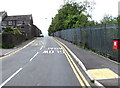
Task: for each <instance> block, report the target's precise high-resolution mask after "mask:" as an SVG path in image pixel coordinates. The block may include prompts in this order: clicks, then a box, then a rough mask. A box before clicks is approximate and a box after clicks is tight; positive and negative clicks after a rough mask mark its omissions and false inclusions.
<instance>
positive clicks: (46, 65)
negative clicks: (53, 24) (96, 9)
mask: <svg viewBox="0 0 120 88" xmlns="http://www.w3.org/2000/svg"><path fill="white" fill-rule="evenodd" d="M26 44H27V45H26ZM6 52H11V53H9V54H7V55H6V56H3V57H2V59H0V62H1V63H2V66H1V67H2V68H0V69H2V72H0V75H1V76H2V77H1V78H2V82H1V85H0V87H3V88H4V87H5V88H9V87H10V86H66V87H67V86H68V87H74V88H77V87H78V88H87V87H89V88H99V87H100V88H104V87H105V88H112V87H113V88H119V85H118V84H120V83H119V80H118V75H119V72H118V71H119V63H116V62H114V61H111V60H109V59H107V58H104V57H101V56H99V55H97V54H95V53H93V52H90V51H87V50H84V49H81V48H79V47H78V46H76V45H74V44H72V43H70V42H67V41H65V40H63V39H60V38H56V37H55V38H53V37H44V38H37V39H35V40H33V41H32V40H30V41H27V42H25V43H23V44H22V45H20V46H19V47H17V48H13V49H9V50H6V51H5V53H6ZM5 53H4V54H3V55H5ZM77 59H79V60H77ZM78 61H80V62H81V65H79V64H78ZM93 80H94V83H92V81H93ZM83 85H84V86H85V87H83Z"/></svg>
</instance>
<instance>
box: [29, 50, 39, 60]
mask: <svg viewBox="0 0 120 88" xmlns="http://www.w3.org/2000/svg"><path fill="white" fill-rule="evenodd" d="M38 53H39V52H37V53H36V54H35V55H34V56H33V57H32V58H31V59H30V61H32V60H33V59H34V58H35V57H36V56H37V55H38Z"/></svg>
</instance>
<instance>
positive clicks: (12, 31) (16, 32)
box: [2, 27, 22, 34]
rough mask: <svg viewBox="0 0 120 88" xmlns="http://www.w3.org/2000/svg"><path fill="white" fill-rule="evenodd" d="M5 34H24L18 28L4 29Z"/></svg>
mask: <svg viewBox="0 0 120 88" xmlns="http://www.w3.org/2000/svg"><path fill="white" fill-rule="evenodd" d="M2 33H3V34H22V32H21V31H20V30H19V29H17V28H11V27H6V28H3V32H2Z"/></svg>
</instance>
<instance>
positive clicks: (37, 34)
mask: <svg viewBox="0 0 120 88" xmlns="http://www.w3.org/2000/svg"><path fill="white" fill-rule="evenodd" d="M32 33H33V36H34V37H39V36H40V34H42V32H41V30H40V29H39V28H38V27H37V26H35V25H33V32H32Z"/></svg>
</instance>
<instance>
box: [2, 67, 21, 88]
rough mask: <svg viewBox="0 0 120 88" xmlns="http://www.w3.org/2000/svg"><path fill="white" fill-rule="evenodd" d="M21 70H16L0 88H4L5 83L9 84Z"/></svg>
mask: <svg viewBox="0 0 120 88" xmlns="http://www.w3.org/2000/svg"><path fill="white" fill-rule="evenodd" d="M22 69H23V68H20V69H18V70H17V71H16V72H15V73H14V74H13V75H12V76H10V77H9V78H8V79H7V80H6V81H4V82H3V83H2V84H1V85H0V88H2V86H4V85H5V84H6V83H7V82H9V81H10V80H11V79H12V78H13V77H14V76H15V75H17V74H18V73H19V72H20V71H21V70H22Z"/></svg>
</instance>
